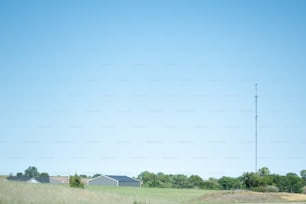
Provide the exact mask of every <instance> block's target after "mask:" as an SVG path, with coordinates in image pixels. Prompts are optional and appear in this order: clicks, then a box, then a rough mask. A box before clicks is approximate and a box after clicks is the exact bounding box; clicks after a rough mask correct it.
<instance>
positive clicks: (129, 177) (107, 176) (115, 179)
mask: <svg viewBox="0 0 306 204" xmlns="http://www.w3.org/2000/svg"><path fill="white" fill-rule="evenodd" d="M109 176H116V175H109ZM109 176H107V177H109ZM118 176H120V175H118ZM125 177H128V178H130V179H132V180H134V181H137V182H140V180H138V179H135V178H132V177H129V176H125ZM115 180H116V179H115ZM116 181H119V180H116Z"/></svg>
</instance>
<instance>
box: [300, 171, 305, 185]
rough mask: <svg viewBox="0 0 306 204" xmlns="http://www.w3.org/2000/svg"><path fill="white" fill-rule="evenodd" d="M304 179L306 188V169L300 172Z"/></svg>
mask: <svg viewBox="0 0 306 204" xmlns="http://www.w3.org/2000/svg"><path fill="white" fill-rule="evenodd" d="M300 175H301V177H302V179H303V180H304V186H306V169H305V170H302V171H301V172H300Z"/></svg>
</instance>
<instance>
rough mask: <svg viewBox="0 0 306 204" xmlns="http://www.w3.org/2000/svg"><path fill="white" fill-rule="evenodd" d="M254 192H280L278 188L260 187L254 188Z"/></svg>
mask: <svg viewBox="0 0 306 204" xmlns="http://www.w3.org/2000/svg"><path fill="white" fill-rule="evenodd" d="M252 190H253V191H257V192H263V193H265V192H279V189H278V188H277V186H258V187H254V188H252Z"/></svg>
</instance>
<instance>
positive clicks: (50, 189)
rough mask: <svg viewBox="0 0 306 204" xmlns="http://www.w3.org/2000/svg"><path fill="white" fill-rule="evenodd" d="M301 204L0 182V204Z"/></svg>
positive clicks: (208, 193) (304, 198)
mask: <svg viewBox="0 0 306 204" xmlns="http://www.w3.org/2000/svg"><path fill="white" fill-rule="evenodd" d="M286 202H290V203H292V202H293V203H303V202H304V203H305V202H306V195H304V194H294V193H260V192H251V191H221V190H218V191H216V190H201V189H173V188H172V189H169V188H133V187H99V186H85V188H84V189H81V188H70V187H69V186H68V185H52V184H30V183H24V182H13V181H5V180H3V181H0V203H1V204H4V203H5V204H11V203H12V204H13V203H14V204H15V203H16V204H19V203H20V204H21V203H22V204H30V203H31V204H47V203H48V204H49V203H54V204H57V203H61V204H70V203H71V204H72V203H76V204H78V203H81V204H83V203H84V204H86V203H88V204H89V203H93V204H95V203H99V204H101V203H105V204H115V203H116V204H175V203H178V204H204V203H274V204H276V203H286Z"/></svg>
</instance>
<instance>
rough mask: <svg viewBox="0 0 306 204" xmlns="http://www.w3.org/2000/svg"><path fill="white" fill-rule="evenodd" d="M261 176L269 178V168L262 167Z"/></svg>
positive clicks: (259, 171)
mask: <svg viewBox="0 0 306 204" xmlns="http://www.w3.org/2000/svg"><path fill="white" fill-rule="evenodd" d="M258 174H259V175H260V176H267V175H269V174H270V170H269V169H268V168H267V167H262V168H260V169H259V170H258Z"/></svg>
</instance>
